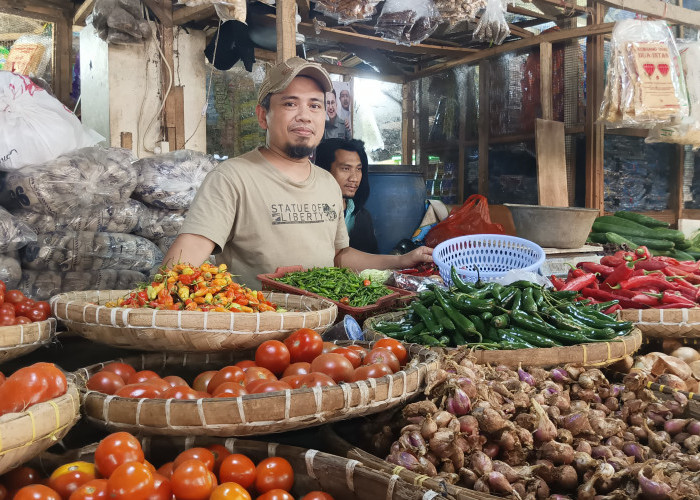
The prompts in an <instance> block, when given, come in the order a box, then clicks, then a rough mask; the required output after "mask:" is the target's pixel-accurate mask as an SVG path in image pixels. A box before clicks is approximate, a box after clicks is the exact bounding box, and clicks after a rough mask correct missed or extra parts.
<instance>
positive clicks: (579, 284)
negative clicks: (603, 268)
mask: <svg viewBox="0 0 700 500" xmlns="http://www.w3.org/2000/svg"><path fill="white" fill-rule="evenodd" d="M579 271H581V270H580V269H579ZM594 281H596V277H595V274H590V273H589V274H584V275H583V276H579V277H577V278H574V279H572V280H567V281H566V285H564V288H562V291H570V290H574V291H577V292H578V291H579V290H582V289H583V288H586V287H587V286H588V285H590V284H591V283H593V282H594Z"/></svg>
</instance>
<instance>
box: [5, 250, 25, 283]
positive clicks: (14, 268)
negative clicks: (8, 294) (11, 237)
mask: <svg viewBox="0 0 700 500" xmlns="http://www.w3.org/2000/svg"><path fill="white" fill-rule="evenodd" d="M21 277H22V267H21V265H20V263H19V256H18V255H17V253H11V254H0V281H3V282H4V283H5V286H7V289H8V290H10V289H13V288H17V284H18V283H19V280H20V278H21Z"/></svg>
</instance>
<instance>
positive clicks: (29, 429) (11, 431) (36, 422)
mask: <svg viewBox="0 0 700 500" xmlns="http://www.w3.org/2000/svg"><path fill="white" fill-rule="evenodd" d="M79 417H80V397H79V395H78V389H77V387H76V386H75V384H74V383H73V382H70V381H69V382H68V390H67V391H66V393H65V394H64V395H63V396H61V397H58V398H55V399H52V400H50V401H46V402H45V403H37V404H35V405H32V406H30V407H29V408H28V409H27V410H26V411H23V412H19V413H8V414H7V415H3V416H2V417H0V474H2V473H4V472H6V471H8V470H10V469H14V468H15V467H17V466H19V465H21V464H23V463H24V462H26V461H27V460H29V459H30V458H32V457H34V456H36V455H38V454H39V453H41V452H42V451H44V450H46V449H47V448H49V447H50V446H52V445H53V444H55V443H56V441H58V440H59V439H62V438H63V436H65V435H66V433H67V432H68V431H69V430H70V428H71V427H73V425H74V424H75V423H76V422H77V421H78V418H79Z"/></svg>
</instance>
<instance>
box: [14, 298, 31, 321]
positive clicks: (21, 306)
mask: <svg viewBox="0 0 700 500" xmlns="http://www.w3.org/2000/svg"><path fill="white" fill-rule="evenodd" d="M32 307H34V301H33V300H32V299H24V300H23V301H22V302H15V316H27V317H29V311H31V310H32Z"/></svg>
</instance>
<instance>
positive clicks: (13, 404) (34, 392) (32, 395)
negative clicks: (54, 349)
mask: <svg viewBox="0 0 700 500" xmlns="http://www.w3.org/2000/svg"><path fill="white" fill-rule="evenodd" d="M67 390H68V381H67V380H66V376H65V375H64V374H63V372H62V371H61V370H60V369H59V368H58V367H57V366H56V365H54V364H53V363H34V364H33V365H30V366H25V367H24V368H20V369H19V370H17V371H16V372H14V373H13V374H12V375H10V376H9V377H7V378H5V375H4V374H3V373H2V372H0V416H2V415H6V414H8V413H16V412H20V411H24V410H26V409H27V408H29V407H30V406H32V405H35V404H37V403H43V402H45V401H49V400H51V399H54V398H57V397H59V396H63V395H64V394H65V393H66V391H67ZM0 500H1V499H0Z"/></svg>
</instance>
